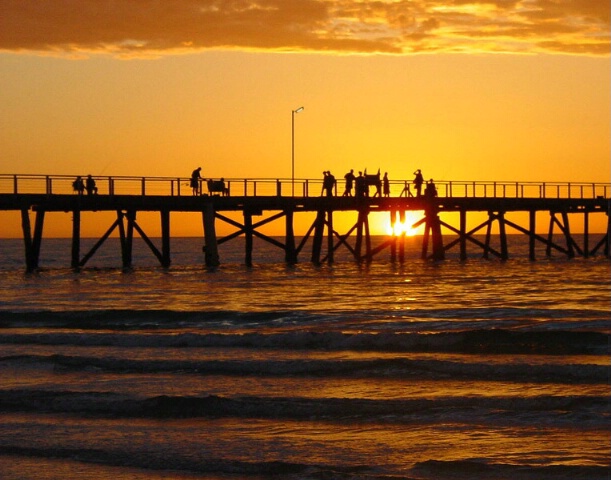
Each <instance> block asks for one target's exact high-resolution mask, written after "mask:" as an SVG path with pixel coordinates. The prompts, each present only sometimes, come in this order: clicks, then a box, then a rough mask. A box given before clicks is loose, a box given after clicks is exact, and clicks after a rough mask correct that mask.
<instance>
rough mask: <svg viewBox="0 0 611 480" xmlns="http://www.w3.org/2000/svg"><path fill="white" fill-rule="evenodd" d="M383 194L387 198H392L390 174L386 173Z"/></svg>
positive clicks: (383, 180)
mask: <svg viewBox="0 0 611 480" xmlns="http://www.w3.org/2000/svg"><path fill="white" fill-rule="evenodd" d="M382 192H383V193H384V196H385V197H390V181H389V180H388V172H384V178H383V179H382Z"/></svg>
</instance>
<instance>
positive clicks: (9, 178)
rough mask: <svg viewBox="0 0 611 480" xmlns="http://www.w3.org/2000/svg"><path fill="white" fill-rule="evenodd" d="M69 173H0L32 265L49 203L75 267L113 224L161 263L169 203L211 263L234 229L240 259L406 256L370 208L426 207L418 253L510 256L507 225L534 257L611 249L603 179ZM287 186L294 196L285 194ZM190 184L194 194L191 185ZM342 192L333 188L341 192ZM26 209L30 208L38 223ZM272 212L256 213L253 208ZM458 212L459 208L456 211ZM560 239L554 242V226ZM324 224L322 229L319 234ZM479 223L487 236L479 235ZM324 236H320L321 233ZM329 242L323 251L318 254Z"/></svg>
mask: <svg viewBox="0 0 611 480" xmlns="http://www.w3.org/2000/svg"><path fill="white" fill-rule="evenodd" d="M73 180H74V177H71V176H70V177H69V176H33V175H0V210H14V211H20V212H21V220H22V230H23V238H24V245H25V260H26V262H25V263H26V268H27V270H28V271H32V270H35V269H37V268H38V264H39V256H40V244H41V242H42V239H43V226H44V216H45V213H46V212H70V213H72V224H73V228H72V265H71V266H72V267H74V268H81V267H83V266H85V264H86V263H87V261H88V260H89V259H90V258H91V257H92V256H93V255H94V253H95V251H96V250H97V249H98V248H99V246H100V245H101V244H102V243H103V242H104V241H105V240H106V239H107V238H108V237H109V236H110V235H111V234H112V233H113V232H114V231H115V230H118V233H119V237H120V239H121V257H122V265H123V267H126V268H129V267H131V261H132V260H131V249H132V244H133V236H134V232H136V233H138V234H139V235H140V237H141V238H142V239H143V240H144V241H145V242H146V243H147V245H148V246H149V247H150V248H151V251H152V252H153V254H155V256H157V258H158V259H159V261H160V263H161V265H163V266H169V265H170V264H171V255H170V243H171V239H170V215H171V213H173V212H200V213H201V215H202V225H203V230H204V232H203V233H204V243H205V246H204V252H205V256H204V258H205V263H206V265H208V266H210V267H214V266H216V265H218V264H219V263H220V258H219V255H218V245H219V244H221V243H223V242H226V241H230V240H232V239H234V238H236V237H239V236H244V237H245V239H246V242H245V244H246V247H245V250H246V251H245V262H246V263H247V264H251V262H252V249H253V242H252V238H253V236H257V237H259V238H262V239H263V240H265V241H267V242H270V243H273V244H274V245H276V246H278V247H279V248H281V249H283V250H284V251H285V259H286V261H287V262H289V263H294V262H296V261H297V260H298V257H299V254H300V253H301V252H302V250H303V248H304V247H305V244H306V242H307V241H308V240H309V239H310V237H311V242H310V243H311V245H312V248H311V252H310V260H311V261H312V262H315V263H319V262H324V261H326V262H332V261H333V252H334V251H335V250H336V249H337V248H339V247H342V246H344V247H346V248H348V249H349V250H350V251H351V253H352V254H353V255H354V258H355V259H357V260H366V261H370V260H372V259H373V258H374V257H375V256H376V255H377V254H378V253H379V252H381V251H382V250H384V249H386V248H388V249H389V250H390V252H391V258H393V259H394V260H395V259H398V260H399V261H402V260H403V244H402V238H401V235H398V236H390V237H389V238H388V239H386V240H385V241H384V242H383V243H382V244H381V245H377V246H372V244H371V238H370V237H371V235H370V232H369V222H368V216H369V214H370V213H372V212H388V214H389V215H390V222H391V224H393V225H394V224H395V223H396V222H402V221H403V220H404V218H405V212H409V211H417V212H422V219H421V220H419V221H418V222H416V223H415V224H414V226H420V225H423V226H424V235H423V237H422V258H431V259H435V260H441V259H443V258H444V257H445V252H446V251H448V250H450V249H451V248H454V247H458V248H459V249H460V258H461V259H466V258H467V248H466V247H467V243H469V244H471V245H475V246H476V247H477V248H478V249H481V251H482V252H483V255H484V256H485V257H487V256H489V255H492V256H495V257H498V258H500V259H503V260H505V259H507V258H508V256H509V254H508V250H509V249H508V245H507V242H508V237H507V229H508V228H512V229H513V230H515V231H517V232H519V233H523V234H525V235H528V236H529V238H530V258H531V259H532V260H534V259H535V244H536V243H537V242H539V243H542V244H544V245H545V247H546V253H547V254H548V255H549V254H551V252H552V250H553V251H557V252H561V253H562V254H563V255H566V256H568V257H573V256H576V255H579V256H584V257H588V256H590V255H594V254H597V253H598V252H603V253H604V254H605V255H607V256H609V236H610V232H609V197H610V194H611V185H610V184H604V183H532V182H436V188H437V195H436V196H420V197H416V196H413V194H414V192H413V191H411V190H410V189H409V188H408V187H409V185H410V184H409V181H405V180H402V181H398V182H397V181H395V182H392V185H391V192H390V195H389V196H387V197H382V196H379V195H378V194H377V193H376V192H375V191H371V192H370V194H369V196H364V195H362V196H359V197H352V196H341V192H342V191H343V185H342V186H339V185H338V190H339V191H335V192H333V193H334V194H333V195H329V196H327V195H325V196H321V191H322V181H317V180H298V181H296V182H295V184H293V183H292V181H291V180H279V179H228V180H224V184H223V185H225V186H226V187H225V188H226V191H225V192H224V194H220V193H217V192H209V193H206V192H205V191H202V190H201V188H202V186H203V188H204V190H205V186H206V183H205V182H204V183H203V184H202V186H200V188H199V189H198V191H196V192H193V191H192V190H191V188H189V186H188V181H189V179H185V178H166V177H147V178H143V177H104V178H100V179H96V180H97V186H98V192H97V194H94V195H87V194H78V193H74V192H73V191H72V190H73V189H72V181H73ZM293 189H296V191H297V192H298V193H299V195H298V196H290V195H289V192H291V191H292V190H293ZM194 193H195V194H194ZM338 194H339V195H338ZM103 211H112V212H116V215H117V217H116V220H115V222H114V223H113V224H112V225H111V226H110V228H109V229H108V230H107V232H106V233H105V234H104V235H103V236H102V238H100V240H99V241H98V243H97V244H96V246H94V248H93V249H92V250H91V251H89V252H88V253H87V254H86V255H84V256H81V253H80V216H81V212H103ZM138 212H159V214H160V222H161V232H162V238H161V247H160V249H158V248H157V247H156V246H155V245H154V242H153V241H152V240H151V239H150V238H149V237H148V236H147V235H146V233H145V232H144V230H143V229H142V228H141V227H140V225H139V224H138V223H137V221H136V219H137V213H138ZM231 212H240V213H241V214H242V216H243V223H242V222H238V221H236V220H234V219H232V218H229V217H228V216H227V215H229V214H230V213H231ZM302 212H314V213H316V219H315V220H314V222H313V223H312V225H311V226H310V228H309V229H308V230H307V231H306V232H305V233H304V232H301V235H300V237H302V240H301V242H300V244H299V245H296V243H295V236H296V235H295V231H294V226H293V223H294V217H295V215H296V214H300V213H302ZM335 212H353V213H354V214H355V216H356V218H357V220H356V222H355V224H354V226H353V227H352V228H351V229H350V230H349V231H348V232H344V233H340V232H337V231H336V230H335V229H334V226H333V214H334V213H335ZM471 212H485V213H486V214H487V220H486V221H484V222H482V223H481V224H480V225H478V226H477V227H475V228H470V229H469V230H467V214H468V213H471ZM510 212H525V213H528V218H529V220H528V222H527V225H520V224H518V223H516V222H514V221H511V220H509V219H508V218H507V214H508V213H510ZM538 212H547V213H549V227H548V229H547V235H546V236H542V235H539V234H537V233H536V229H535V227H536V224H535V216H536V214H537V213H538ZM30 213H32V214H34V215H35V223H34V228H32V226H31V222H30ZM447 213H459V220H458V225H452V224H451V223H449V222H448V221H445V218H444V217H445V216H446V215H445V214H447ZM264 214H267V215H271V216H270V217H267V218H265V219H263V220H261V221H258V222H253V217H257V216H261V215H264ZM570 214H579V215H580V216H582V217H583V241H582V243H581V244H579V243H578V242H577V241H576V239H575V236H574V235H573V234H572V231H571V228H570V222H569V215H570ZM591 214H598V215H606V217H607V219H606V225H607V231H606V233H603V234H602V235H601V238H600V239H599V240H598V241H597V242H592V241H591V237H592V236H593V234H592V233H591V232H590V227H589V225H590V220H589V218H590V215H591ZM454 217H455V215H454ZM281 218H284V219H285V234H284V241H278V240H277V239H275V238H270V237H268V236H266V235H264V234H263V233H261V232H260V231H259V230H258V229H259V228H260V227H262V226H263V225H265V224H267V223H269V222H271V221H275V220H278V219H281ZM216 221H222V222H226V223H228V224H230V225H232V226H233V227H234V228H235V229H236V231H235V232H234V233H232V234H230V235H227V236H225V237H218V236H217V234H216V227H215V224H216ZM495 223H496V224H497V226H498V231H499V234H500V247H499V248H498V249H495V248H493V247H492V245H491V241H490V237H491V230H492V226H493V224H495ZM555 228H557V229H558V232H560V233H561V235H562V237H563V242H561V243H557V242H555V241H554V229H555ZM325 230H326V234H325ZM442 230H445V231H446V232H451V233H453V234H455V235H453V236H452V239H451V241H449V242H446V243H444V236H443V234H442ZM483 231H485V233H486V239H485V240H484V241H481V240H478V239H477V238H475V236H474V235H475V234H480V233H483ZM325 238H326V242H325V241H324V239H325ZM325 243H326V254H323V251H324V250H325V248H324V247H325Z"/></svg>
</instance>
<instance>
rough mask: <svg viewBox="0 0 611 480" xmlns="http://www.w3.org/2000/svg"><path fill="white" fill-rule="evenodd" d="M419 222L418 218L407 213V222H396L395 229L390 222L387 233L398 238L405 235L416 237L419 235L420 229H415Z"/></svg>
mask: <svg viewBox="0 0 611 480" xmlns="http://www.w3.org/2000/svg"><path fill="white" fill-rule="evenodd" d="M417 221H418V218H416V216H414V215H410V214H409V213H406V215H405V220H404V221H403V222H396V223H395V225H394V228H393V225H392V224H391V223H390V221H389V222H388V225H387V226H386V233H387V234H388V235H394V236H395V237H398V236H400V235H403V234H405V235H406V236H408V237H411V236H414V235H416V234H417V233H418V230H419V228H420V227H416V228H414V224H415V223H416V222H417Z"/></svg>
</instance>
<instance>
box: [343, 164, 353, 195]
mask: <svg viewBox="0 0 611 480" xmlns="http://www.w3.org/2000/svg"><path fill="white" fill-rule="evenodd" d="M344 178H345V179H346V190H345V191H344V194H343V195H342V197H351V196H352V186H353V185H354V180H355V179H356V177H355V176H354V170H352V169H351V170H350V171H349V172H348V173H347V174H346V175H344Z"/></svg>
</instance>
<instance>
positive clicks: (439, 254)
mask: <svg viewBox="0 0 611 480" xmlns="http://www.w3.org/2000/svg"><path fill="white" fill-rule="evenodd" d="M431 221H432V225H431V231H432V234H433V260H444V259H445V251H444V249H443V237H442V235H441V223H440V222H439V216H438V215H437V214H435V216H434V217H433V218H431Z"/></svg>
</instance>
